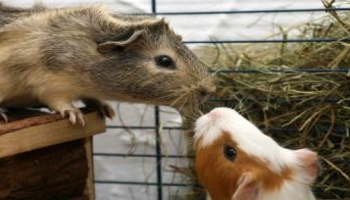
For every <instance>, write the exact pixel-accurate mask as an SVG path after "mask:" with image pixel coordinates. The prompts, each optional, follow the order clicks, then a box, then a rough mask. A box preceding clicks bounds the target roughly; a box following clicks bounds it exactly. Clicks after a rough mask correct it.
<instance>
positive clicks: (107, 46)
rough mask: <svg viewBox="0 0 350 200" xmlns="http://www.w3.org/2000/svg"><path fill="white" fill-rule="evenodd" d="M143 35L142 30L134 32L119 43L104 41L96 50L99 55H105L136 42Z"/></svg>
mask: <svg viewBox="0 0 350 200" xmlns="http://www.w3.org/2000/svg"><path fill="white" fill-rule="evenodd" d="M143 33H144V31H143V30H137V31H134V32H133V33H132V34H131V35H130V36H129V37H128V38H126V39H124V40H119V41H106V42H103V43H101V44H98V47H97V50H98V51H99V52H100V53H107V52H110V51H112V50H113V49H115V48H116V47H125V46H127V45H128V44H130V43H132V42H134V41H136V40H137V39H138V38H140V36H141V35H142V34H143Z"/></svg>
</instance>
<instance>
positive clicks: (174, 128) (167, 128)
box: [107, 125, 183, 130]
mask: <svg viewBox="0 0 350 200" xmlns="http://www.w3.org/2000/svg"><path fill="white" fill-rule="evenodd" d="M107 128H111V129H149V130H154V129H155V127H154V126H112V125H111V126H107ZM162 130H183V128H182V127H162Z"/></svg>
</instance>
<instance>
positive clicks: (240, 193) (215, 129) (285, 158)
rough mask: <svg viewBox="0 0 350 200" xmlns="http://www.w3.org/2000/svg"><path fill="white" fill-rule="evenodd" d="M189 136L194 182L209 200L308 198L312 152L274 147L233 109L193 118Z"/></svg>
mask: <svg viewBox="0 0 350 200" xmlns="http://www.w3.org/2000/svg"><path fill="white" fill-rule="evenodd" d="M194 138H195V145H196V161H195V162H196V163H195V165H196V171H197V175H198V179H199V181H200V183H201V184H202V185H203V186H204V188H205V189H206V190H207V191H208V193H209V195H210V196H211V198H212V199H213V200H240V199H244V200H267V199H283V200H289V199H290V200H292V199H303V200H311V199H314V196H313V194H312V192H311V190H310V185H311V183H312V182H313V181H314V180H315V178H316V176H317V174H318V171H319V168H318V162H317V154H316V153H314V152H312V151H310V150H308V149H299V150H290V149H286V148H283V147H281V146H279V145H278V144H277V143H276V142H275V141H274V140H273V139H272V138H270V137H268V136H266V135H264V134H263V133H262V132H261V131H260V130H259V129H258V128H257V127H255V126H254V125H253V124H252V123H251V122H249V121H248V120H247V119H245V118H244V117H243V116H241V115H240V114H238V113H237V112H236V111H235V110H232V109H230V108H215V109H213V110H212V111H211V112H209V113H208V114H206V115H203V116H201V117H200V118H198V120H197V121H196V125H195V135H194Z"/></svg>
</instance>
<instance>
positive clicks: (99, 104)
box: [82, 98, 115, 119]
mask: <svg viewBox="0 0 350 200" xmlns="http://www.w3.org/2000/svg"><path fill="white" fill-rule="evenodd" d="M82 101H83V103H84V104H85V105H86V107H91V108H96V109H98V111H99V113H100V114H101V115H102V117H105V116H106V117H108V118H109V119H113V118H114V117H115V112H114V110H113V108H112V107H111V106H110V105H109V104H108V103H106V102H103V101H101V100H99V99H94V98H83V99H82Z"/></svg>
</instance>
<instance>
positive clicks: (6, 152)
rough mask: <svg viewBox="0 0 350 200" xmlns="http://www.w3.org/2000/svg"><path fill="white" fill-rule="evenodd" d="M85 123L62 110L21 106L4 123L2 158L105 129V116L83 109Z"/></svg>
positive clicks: (0, 134)
mask: <svg viewBox="0 0 350 200" xmlns="http://www.w3.org/2000/svg"><path fill="white" fill-rule="evenodd" d="M83 112H84V114H85V117H86V120H87V123H86V126H85V127H82V126H80V125H72V124H71V123H70V122H69V121H68V119H66V118H65V119H62V118H61V116H60V115H59V114H49V113H42V112H38V111H30V110H26V111H23V110H18V111H14V112H10V113H9V119H10V122H9V123H1V124H0V158H3V157H7V156H11V155H16V154H20V153H24V152H28V151H33V150H35V149H39V148H43V147H48V146H52V145H56V144H61V143H65V142H69V141H73V140H77V139H82V138H87V137H89V136H92V135H95V134H98V133H103V132H105V130H106V123H105V119H104V118H102V117H101V116H100V115H99V114H98V113H97V112H96V111H94V110H89V109H83Z"/></svg>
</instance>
